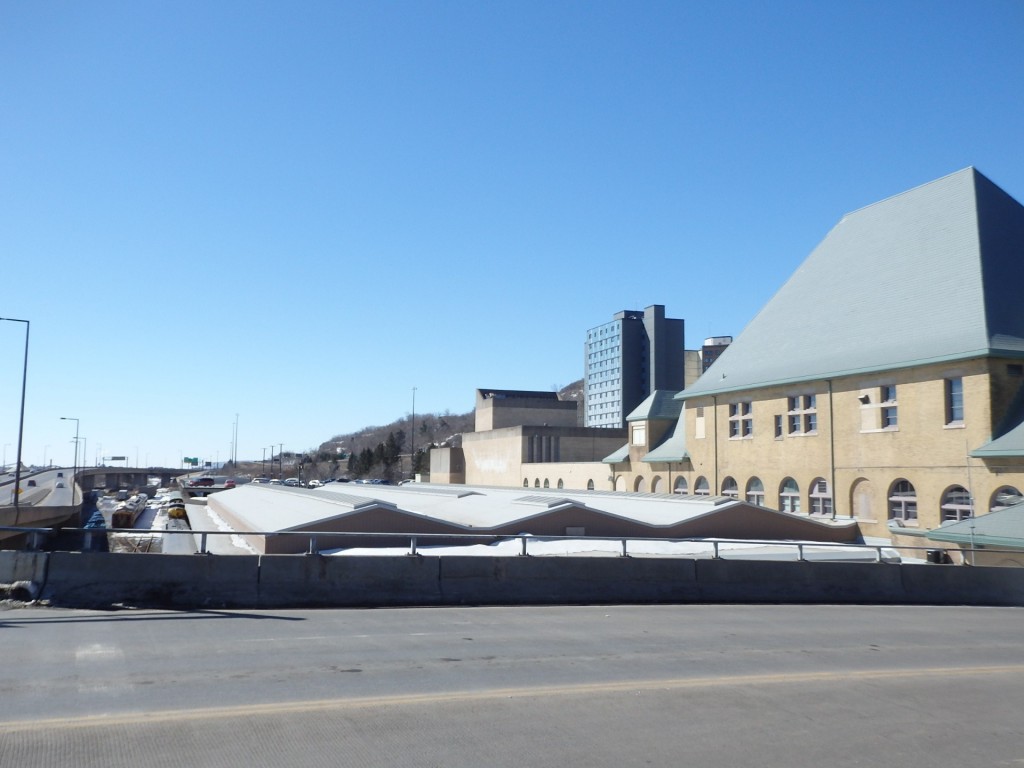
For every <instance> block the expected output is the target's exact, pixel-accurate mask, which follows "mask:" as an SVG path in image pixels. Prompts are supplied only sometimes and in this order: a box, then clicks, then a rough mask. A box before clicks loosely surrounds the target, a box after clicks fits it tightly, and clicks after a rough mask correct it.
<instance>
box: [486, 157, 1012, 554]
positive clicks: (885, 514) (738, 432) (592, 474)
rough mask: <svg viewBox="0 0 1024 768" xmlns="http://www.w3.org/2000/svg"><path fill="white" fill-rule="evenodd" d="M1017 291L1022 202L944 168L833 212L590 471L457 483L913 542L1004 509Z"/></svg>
mask: <svg viewBox="0 0 1024 768" xmlns="http://www.w3.org/2000/svg"><path fill="white" fill-rule="evenodd" d="M1022 285H1024V207H1022V206H1021V204H1020V203H1018V202H1017V201H1016V200H1014V199H1013V198H1012V197H1011V196H1010V195H1008V194H1007V193H1006V192H1004V191H1003V190H1002V189H1000V188H999V187H998V186H996V185H995V184H994V183H993V182H991V181H990V180H989V179H988V178H986V177H985V176H984V175H982V174H981V173H979V172H978V171H977V170H975V169H974V168H967V169H965V170H962V171H959V172H957V173H953V174H951V175H949V176H946V177H944V178H941V179H938V180H936V181H933V182H930V183H928V184H924V185H922V186H920V187H917V188H915V189H912V190H910V191H907V192H904V193H902V194H899V195H896V196H894V197H891V198H888V199H886V200H883V201H881V202H878V203H875V204H873V205H869V206H867V207H865V208H861V209H860V210H857V211H854V212H852V213H849V214H847V215H846V216H844V217H843V218H842V219H841V220H840V221H839V223H838V224H836V226H835V227H834V228H833V229H832V231H830V232H829V233H828V234H827V236H826V237H825V239H824V240H822V241H821V243H820V244H819V245H818V246H817V247H816V248H815V249H814V250H813V251H812V253H811V254H810V255H809V256H808V257H807V259H806V260H805V261H804V262H803V264H801V265H800V267H799V268H798V269H797V270H796V271H795V272H794V273H793V275H792V276H791V277H790V278H789V279H788V280H787V281H786V282H785V283H784V284H783V286H782V287H781V288H780V289H779V290H778V292H777V293H776V294H775V295H774V296H773V297H772V299H771V300H770V301H769V302H768V303H767V304H766V305H765V306H764V307H763V308H762V309H761V311H760V312H758V314H757V315H756V316H755V317H754V319H753V320H752V321H751V322H750V324H749V325H748V326H747V327H746V328H745V329H744V330H743V332H742V333H741V334H740V335H739V336H737V337H736V338H735V339H734V340H733V342H732V343H731V344H730V345H729V346H728V347H727V348H726V349H725V350H724V351H723V352H722V354H721V356H720V357H719V358H718V359H717V360H716V361H715V363H714V365H713V366H711V367H710V369H709V370H708V371H707V372H706V373H705V374H704V375H702V376H701V377H700V378H698V379H697V380H696V381H694V382H687V385H686V387H685V389H684V390H683V391H681V392H676V391H674V390H672V389H667V390H666V389H664V388H662V389H656V390H654V391H653V392H651V393H649V395H648V397H647V399H646V400H644V401H643V402H641V403H640V404H639V405H638V406H637V407H635V408H634V409H632V411H630V412H629V413H628V414H627V416H626V427H627V429H626V430H625V432H626V434H625V435H624V436H623V437H620V438H619V440H620V442H618V443H617V446H618V447H616V448H614V449H613V450H610V451H609V452H608V453H607V454H606V455H605V456H604V459H603V462H601V463H602V464H603V465H604V468H605V471H603V472H602V471H601V470H599V469H597V468H595V466H594V464H593V462H590V463H579V460H577V463H572V460H569V461H566V460H565V459H564V458H563V459H562V460H561V461H558V460H556V461H555V462H552V463H530V462H523V463H522V464H519V465H517V466H516V468H515V469H516V470H518V478H517V475H516V472H515V471H512V472H504V473H502V472H496V471H492V469H491V465H492V464H493V462H490V463H487V462H483V463H480V465H479V471H478V472H477V473H476V474H475V475H474V478H473V482H475V483H484V484H486V483H494V484H503V485H504V484H514V483H517V482H518V483H521V484H524V485H530V486H535V487H536V486H543V485H545V484H547V483H548V482H549V480H550V482H551V485H552V486H553V487H554V485H555V482H556V481H557V483H558V485H559V486H560V487H561V486H562V485H563V484H564V487H565V488H583V487H589V488H596V489H598V490H601V489H608V490H611V489H614V490H616V491H647V492H656V493H673V494H676V495H696V496H709V497H727V498H733V499H739V500H743V501H747V502H750V503H753V504H757V505H761V506H766V507H769V508H772V509H777V510H781V511H787V512H793V513H798V514H801V515H808V516H812V517H819V518H825V517H827V518H830V519H831V518H841V519H851V520H854V521H856V522H857V524H858V526H859V528H860V530H861V531H863V532H864V533H865V534H866V535H868V536H877V537H885V538H890V539H891V540H892V541H893V543H895V544H902V545H906V546H911V545H923V546H927V545H928V542H927V541H925V540H923V539H924V537H926V536H927V534H928V532H929V531H932V530H935V529H938V528H940V527H942V526H944V525H945V526H948V525H952V524H955V523H956V522H958V521H962V520H965V519H971V516H972V515H974V516H979V515H982V514H987V513H989V512H993V511H1000V510H1002V509H1006V508H1008V507H1010V506H1011V505H1013V504H1015V503H1018V502H1020V501H1021V498H1022V497H1021V489H1024V304H1022V303H1021V302H1020V300H1019V298H1018V296H1017V294H1018V293H1019V290H1020V286H1022ZM669 403H671V404H672V407H669ZM517 437H518V438H519V439H518V440H517V445H521V444H523V441H522V438H521V436H517ZM480 438H481V439H483V438H484V436H483V435H481V436H480ZM517 450H520V449H517ZM517 455H518V454H517ZM499 475H500V477H499ZM583 481H586V485H583V484H582V483H583ZM1022 509H1024V508H1022ZM940 541H941V539H940Z"/></svg>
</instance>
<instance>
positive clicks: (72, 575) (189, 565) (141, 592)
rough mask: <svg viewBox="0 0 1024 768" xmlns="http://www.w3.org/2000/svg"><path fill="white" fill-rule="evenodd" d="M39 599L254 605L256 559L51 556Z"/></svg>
mask: <svg viewBox="0 0 1024 768" xmlns="http://www.w3.org/2000/svg"><path fill="white" fill-rule="evenodd" d="M48 559H49V567H48V568H47V575H46V582H45V584H43V585H42V588H41V590H40V595H39V596H40V598H41V599H43V600H49V601H50V602H51V603H53V604H56V605H67V606H107V605H119V604H120V605H132V606H161V607H167V608H227V607H239V608H242V607H256V606H257V605H258V604H259V565H260V564H259V557H258V556H256V555H252V556H247V555H238V556H232V557H204V556H199V555H196V556H192V555H150V554H122V553H111V552H51V553H50V554H49V556H48Z"/></svg>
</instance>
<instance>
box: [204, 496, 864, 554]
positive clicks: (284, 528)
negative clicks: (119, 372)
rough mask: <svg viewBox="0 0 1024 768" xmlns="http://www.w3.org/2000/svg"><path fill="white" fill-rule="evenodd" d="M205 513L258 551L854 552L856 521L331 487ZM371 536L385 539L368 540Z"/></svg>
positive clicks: (603, 499)
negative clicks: (608, 541)
mask: <svg viewBox="0 0 1024 768" xmlns="http://www.w3.org/2000/svg"><path fill="white" fill-rule="evenodd" d="M208 507H209V509H210V511H211V512H212V513H214V514H215V515H217V517H219V518H220V519H221V520H223V521H224V522H225V524H226V525H228V526H229V527H230V528H231V529H233V530H234V531H235V532H237V533H238V535H240V536H242V537H243V538H244V539H245V540H246V541H247V542H248V543H249V544H250V545H251V546H252V547H253V548H254V549H256V551H258V552H261V553H267V554H275V553H288V552H302V551H304V550H305V549H306V548H307V547H308V542H309V537H308V536H306V535H292V534H305V533H308V532H310V531H317V532H321V534H322V535H318V536H317V540H318V548H319V549H321V550H323V549H331V548H344V547H394V546H401V545H402V544H403V543H407V542H403V541H402V539H401V538H400V537H397V536H394V535H387V534H410V535H425V534H442V535H443V536H444V538H445V541H444V543H446V544H455V543H463V544H470V543H472V544H479V543H481V542H482V541H485V539H480V538H474V537H480V536H484V537H490V538H491V540H492V541H493V540H496V539H499V538H503V537H509V536H516V535H520V534H524V533H528V534H530V535H533V536H538V537H544V536H571V537H575V538H587V537H604V538H656V539H686V538H727V539H752V540H772V541H774V540H778V541H817V542H830V543H853V542H858V541H860V540H861V536H860V530H859V528H858V527H857V524H856V523H855V522H853V521H841V522H836V521H832V520H828V519H826V518H814V517H809V516H807V515H797V514H790V513H785V512H778V511H776V510H771V509H767V508H765V507H759V506H757V505H755V504H750V503H748V502H746V501H741V500H737V499H731V498H725V497H713V496H680V495H665V494H643V493H622V492H610V491H566V490H553V489H549V490H541V489H525V488H524V489H519V488H490V487H472V486H451V485H443V486H442V485H429V484H419V483H416V484H408V485H403V486H388V485H370V484H357V483H345V484H341V483H331V484H328V485H326V486H324V487H322V488H316V489H303V488H287V487H282V486H267V485H246V486H241V487H239V488H235V489H233V490H229V491H224V492H221V493H218V494H216V495H214V496H211V497H210V499H209V501H208ZM369 534H382V535H379V536H370V535H369Z"/></svg>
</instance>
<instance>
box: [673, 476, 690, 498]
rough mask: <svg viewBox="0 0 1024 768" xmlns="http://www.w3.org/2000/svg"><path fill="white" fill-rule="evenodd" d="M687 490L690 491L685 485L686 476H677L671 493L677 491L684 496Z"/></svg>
mask: <svg viewBox="0 0 1024 768" xmlns="http://www.w3.org/2000/svg"><path fill="white" fill-rule="evenodd" d="M689 492H690V489H689V487H688V486H687V485H686V478H685V477H677V478H676V485H675V487H674V488H673V489H672V493H678V494H679V495H680V496H685V495H686V494H688V493H689Z"/></svg>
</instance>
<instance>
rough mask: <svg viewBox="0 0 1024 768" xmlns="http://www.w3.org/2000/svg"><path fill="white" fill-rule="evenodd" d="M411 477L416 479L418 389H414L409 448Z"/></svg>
mask: <svg viewBox="0 0 1024 768" xmlns="http://www.w3.org/2000/svg"><path fill="white" fill-rule="evenodd" d="M409 476H410V477H411V478H412V479H413V480H415V479H416V387H413V388H412V443H411V445H410V448H409Z"/></svg>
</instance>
